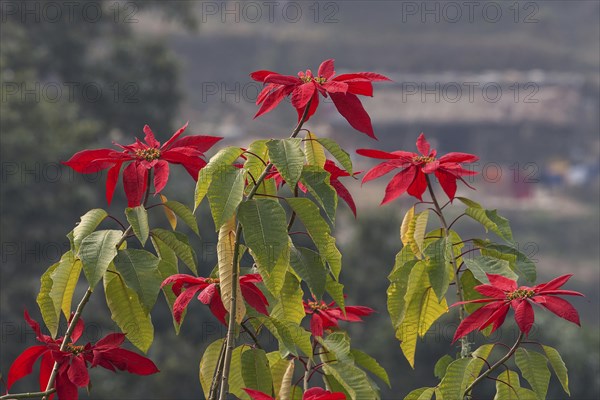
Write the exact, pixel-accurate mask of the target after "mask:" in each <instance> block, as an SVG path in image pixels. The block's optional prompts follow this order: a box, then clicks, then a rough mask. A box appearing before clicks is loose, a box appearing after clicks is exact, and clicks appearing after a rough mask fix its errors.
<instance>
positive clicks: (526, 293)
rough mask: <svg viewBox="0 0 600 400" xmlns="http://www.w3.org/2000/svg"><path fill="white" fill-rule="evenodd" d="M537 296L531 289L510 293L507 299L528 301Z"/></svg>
mask: <svg viewBox="0 0 600 400" xmlns="http://www.w3.org/2000/svg"><path fill="white" fill-rule="evenodd" d="M534 295H535V292H534V291H533V290H530V289H517V290H515V291H514V292H510V293H507V294H506V298H507V299H508V300H515V299H528V298H530V297H533V296H534Z"/></svg>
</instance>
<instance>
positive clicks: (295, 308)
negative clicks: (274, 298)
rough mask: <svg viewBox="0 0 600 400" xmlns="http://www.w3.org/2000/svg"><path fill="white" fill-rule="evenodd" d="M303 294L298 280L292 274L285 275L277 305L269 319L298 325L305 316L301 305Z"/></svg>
mask: <svg viewBox="0 0 600 400" xmlns="http://www.w3.org/2000/svg"><path fill="white" fill-rule="evenodd" d="M303 294H304V293H303V291H302V288H301V287H300V282H299V281H298V279H297V278H296V277H295V276H294V275H293V274H291V273H289V272H288V273H286V275H285V282H284V284H283V287H282V288H281V292H280V294H279V298H278V303H277V304H275V305H274V306H273V309H272V311H271V317H273V318H276V319H279V320H281V321H290V322H293V323H295V324H300V321H302V319H303V318H304V316H305V315H306V313H305V312H304V306H303V304H302V300H303V299H302V297H303Z"/></svg>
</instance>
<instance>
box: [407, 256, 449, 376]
mask: <svg viewBox="0 0 600 400" xmlns="http://www.w3.org/2000/svg"><path fill="white" fill-rule="evenodd" d="M425 267H426V264H425V263H424V262H422V261H420V262H418V263H416V264H415V266H414V267H413V269H412V271H411V273H410V276H409V279H408V287H407V291H406V294H405V297H404V299H405V304H406V311H405V314H404V317H403V319H402V322H401V323H400V324H399V325H398V326H397V327H396V337H397V338H398V339H399V340H400V348H401V349H402V352H403V353H404V356H405V357H406V359H407V361H408V362H409V364H410V365H411V367H413V368H414V360H415V350H416V346H417V337H419V336H420V337H423V336H425V333H427V331H428V330H429V328H430V327H431V325H432V324H433V323H434V322H435V321H436V320H437V319H438V318H439V317H440V316H442V315H443V314H445V313H446V311H447V310H448V305H447V304H446V299H442V301H439V300H438V298H437V296H436V295H435V292H434V291H433V289H432V287H431V283H430V282H429V278H428V275H427V273H426V271H425Z"/></svg>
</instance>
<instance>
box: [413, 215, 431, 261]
mask: <svg viewBox="0 0 600 400" xmlns="http://www.w3.org/2000/svg"><path fill="white" fill-rule="evenodd" d="M428 220H429V210H425V211H423V212H420V213H418V214H417V215H416V216H415V228H414V233H413V238H414V241H415V244H416V245H417V247H418V249H419V253H423V241H424V240H425V230H426V229H427V221H428Z"/></svg>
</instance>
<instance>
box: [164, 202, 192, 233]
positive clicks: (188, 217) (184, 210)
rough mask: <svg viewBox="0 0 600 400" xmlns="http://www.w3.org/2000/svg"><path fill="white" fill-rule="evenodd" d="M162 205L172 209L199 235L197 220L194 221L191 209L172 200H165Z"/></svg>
mask: <svg viewBox="0 0 600 400" xmlns="http://www.w3.org/2000/svg"><path fill="white" fill-rule="evenodd" d="M163 205H164V206H165V207H167V208H168V209H169V210H171V211H173V213H174V214H175V215H176V216H178V217H179V218H180V219H181V220H182V221H183V222H184V223H185V224H186V225H187V226H189V227H190V229H191V230H192V231H194V233H195V234H196V235H200V231H199V230H198V221H196V217H195V216H194V213H193V211H192V210H191V209H190V208H189V207H188V206H186V205H185V204H182V203H180V202H178V201H173V200H169V201H166V202H164V203H163Z"/></svg>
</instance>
